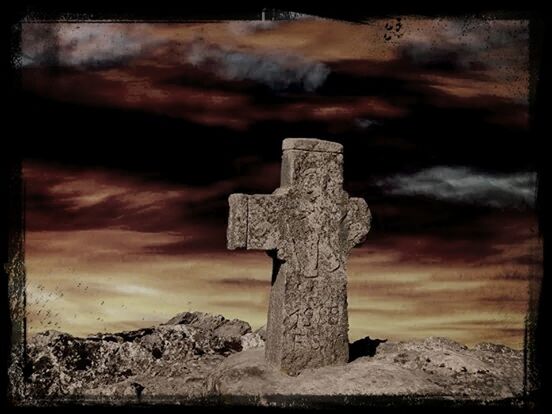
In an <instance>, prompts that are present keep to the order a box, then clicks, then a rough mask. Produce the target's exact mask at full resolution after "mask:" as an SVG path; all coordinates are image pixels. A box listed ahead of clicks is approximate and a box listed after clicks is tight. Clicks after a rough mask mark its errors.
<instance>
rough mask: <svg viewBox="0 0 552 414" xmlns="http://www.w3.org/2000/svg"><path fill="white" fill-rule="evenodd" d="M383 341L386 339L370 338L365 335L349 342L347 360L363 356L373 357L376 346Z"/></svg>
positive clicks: (350, 360)
mask: <svg viewBox="0 0 552 414" xmlns="http://www.w3.org/2000/svg"><path fill="white" fill-rule="evenodd" d="M384 342H387V339H371V338H370V337H369V336H366V337H364V338H362V339H359V340H357V341H355V342H353V343H352V344H349V362H352V361H354V360H355V359H357V358H360V357H363V356H371V357H373V356H374V355H376V350H377V349H378V346H379V345H380V344H382V343H384Z"/></svg>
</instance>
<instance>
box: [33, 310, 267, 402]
mask: <svg viewBox="0 0 552 414" xmlns="http://www.w3.org/2000/svg"><path fill="white" fill-rule="evenodd" d="M247 334H251V327H250V326H249V324H248V323H247V322H243V321H240V320H232V321H230V320H228V319H225V318H224V317H222V316H221V315H216V316H214V315H209V314H205V313H201V312H184V313H181V314H179V315H177V316H175V317H174V318H172V319H171V320H170V321H169V322H167V323H166V324H163V325H159V326H156V327H152V328H145V329H139V330H136V331H128V332H119V333H114V334H98V335H91V336H88V337H86V338H77V337H73V336H71V335H69V334H65V333H61V332H56V331H46V332H43V333H40V334H37V335H35V336H33V337H32V338H31V339H30V340H29V343H28V364H27V367H26V381H27V382H28V383H29V390H30V391H31V396H32V398H44V397H64V396H69V395H84V396H101V395H103V396H128V395H131V396H133V395H134V393H135V390H134V389H135V387H136V386H132V385H131V384H132V383H137V384H141V386H143V387H144V389H143V390H142V391H141V392H140V395H141V396H148V395H149V396H151V395H157V394H164V393H165V394H166V393H170V392H172V391H171V390H175V391H177V392H178V393H179V394H181V395H182V394H183V395H189V396H198V395H201V394H203V393H204V392H205V390H206V385H205V377H206V375H207V373H208V372H209V371H210V370H211V369H212V368H213V367H214V366H215V365H217V364H219V363H220V362H221V361H222V360H223V359H224V358H225V357H226V356H228V355H230V354H232V353H235V352H239V351H241V350H242V347H243V345H242V344H243V343H246V345H247V346H248V347H254V346H258V340H257V339H258V338H257V337H255V338H246V339H243V337H244V336H245V335H247ZM255 340H257V343H256V344H255ZM259 340H260V338H259ZM138 388H139V387H138Z"/></svg>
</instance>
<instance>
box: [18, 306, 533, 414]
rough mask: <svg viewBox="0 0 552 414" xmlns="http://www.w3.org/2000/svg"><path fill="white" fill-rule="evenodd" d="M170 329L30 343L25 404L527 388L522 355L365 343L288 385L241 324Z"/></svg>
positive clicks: (515, 391) (455, 393)
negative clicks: (345, 360)
mask: <svg viewBox="0 0 552 414" xmlns="http://www.w3.org/2000/svg"><path fill="white" fill-rule="evenodd" d="M171 321H173V322H174V323H166V324H163V325H160V326H155V327H151V328H146V329H139V330H136V331H129V332H120V333H115V334H102V335H93V336H89V337H87V338H76V337H73V336H71V335H68V334H65V333H61V332H55V331H47V332H43V333H41V334H38V335H35V336H34V337H32V338H31V339H30V341H29V344H28V358H27V361H28V362H27V366H26V368H25V377H24V378H25V383H26V387H25V388H26V390H27V395H26V396H25V400H24V401H25V403H26V404H30V405H43V404H53V403H55V402H56V401H69V402H70V401H76V402H87V401H88V402H93V403H97V402H102V403H108V404H126V403H129V402H137V403H145V402H146V403H151V402H154V403H155V402H162V403H186V402H191V403H192V404H202V401H212V402H214V403H216V404H219V403H221V402H228V401H232V398H230V397H234V396H235V397H244V398H246V399H245V400H243V399H242V400H240V399H238V400H234V401H237V402H238V403H244V402H247V403H252V404H257V403H259V404H263V401H271V399H270V398H268V397H270V396H274V395H276V396H277V395H283V396H284V398H283V399H280V401H282V402H284V403H285V404H287V406H289V404H294V405H299V406H305V405H307V406H308V405H309V403H308V402H305V400H304V398H300V396H302V397H305V396H329V397H334V396H340V395H356V396H385V395H388V396H418V397H431V396H433V397H436V398H438V399H439V400H441V399H442V398H448V399H451V398H452V399H454V400H457V399H471V400H478V401H479V400H481V401H489V400H497V399H503V398H510V397H517V396H519V395H520V394H521V392H522V388H523V352H522V351H514V350H512V349H510V348H507V347H505V346H501V345H493V344H479V345H476V346H475V347H473V348H467V347H465V346H463V345H461V344H458V343H456V342H453V341H451V340H449V339H446V338H428V339H426V340H424V341H411V342H400V343H389V342H384V341H381V340H377V339H376V340H372V339H370V338H364V339H361V340H359V341H356V342H355V343H353V344H351V345H350V348H351V355H352V358H355V359H354V360H353V361H352V362H350V363H349V364H346V365H342V366H326V367H321V368H316V369H312V368H309V369H305V370H303V372H301V373H300V374H299V375H298V376H289V375H286V374H285V373H283V372H282V371H281V370H279V369H277V368H275V367H272V366H270V365H269V364H267V362H266V360H265V359H264V341H263V340H262V339H261V336H260V335H259V333H258V332H256V333H252V332H251V331H250V328H249V325H248V324H247V323H246V322H243V321H239V320H233V321H229V320H227V319H225V318H223V317H222V316H220V315H219V316H213V315H208V314H204V313H199V312H192V313H188V312H185V313H182V314H179V315H177V316H176V317H175V318H173V319H171ZM215 332H219V333H222V334H223V336H224V337H221V336H218V335H217V334H215ZM240 349H241V350H242V351H239V350H240ZM353 349H356V351H355V352H353V351H352V350H353ZM353 354H355V356H354V357H353ZM250 397H251V399H249V398H250ZM257 397H259V398H257ZM265 397H267V398H265ZM270 404H272V403H270ZM275 404H276V405H278V404H279V403H277V402H276V403H275Z"/></svg>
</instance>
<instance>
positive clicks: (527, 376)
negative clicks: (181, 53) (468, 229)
mask: <svg viewBox="0 0 552 414" xmlns="http://www.w3.org/2000/svg"><path fill="white" fill-rule="evenodd" d="M79 8H80V10H75V9H76V6H74V5H73V6H70V5H69V4H67V5H60V6H56V7H48V8H47V7H45V6H43V7H40V6H23V7H21V8H19V9H18V10H14V11H13V12H12V14H11V15H10V18H11V20H10V24H9V25H8V27H7V31H8V32H9V39H10V44H9V50H8V59H7V63H8V71H9V73H10V85H8V89H9V95H8V96H9V98H8V99H9V101H10V102H11V108H10V111H11V112H13V114H11V115H12V116H11V117H10V118H11V119H10V121H11V124H12V125H11V126H12V127H14V128H13V129H12V128H10V129H8V131H11V132H8V133H7V134H6V135H5V136H4V141H5V144H6V143H9V144H13V147H12V148H9V149H8V148H6V150H5V152H4V156H3V158H4V159H3V161H4V162H3V165H4V168H3V185H2V189H3V191H4V192H5V195H6V197H5V202H4V203H3V204H4V208H5V211H6V213H5V214H4V221H3V231H2V233H3V235H4V237H3V238H2V249H1V253H2V277H3V278H2V280H3V283H2V290H3V292H2V293H3V297H4V298H6V305H5V308H4V309H5V312H4V322H5V323H6V325H5V326H6V328H5V330H4V335H3V336H4V338H5V339H4V340H3V349H4V351H5V358H3V364H4V365H3V367H2V368H4V370H3V378H4V380H5V383H6V384H5V398H6V401H5V402H6V404H7V405H10V406H26V405H27V404H26V402H25V396H26V389H25V382H24V371H25V369H26V368H25V367H26V364H25V359H26V329H27V326H26V316H25V308H26V292H25V286H26V271H25V183H24V178H23V175H22V161H23V159H22V148H23V147H24V144H23V143H22V142H21V141H22V137H20V136H17V128H21V125H22V122H23V120H24V114H22V113H21V111H20V110H21V108H22V107H23V106H22V105H24V102H23V101H22V99H21V98H20V96H19V94H18V90H19V88H20V83H19V82H20V79H19V77H18V73H17V71H18V70H17V62H16V59H17V56H18V52H19V44H18V39H19V37H20V30H21V29H20V27H21V26H20V23H21V22H22V21H43V22H46V21H48V22H51V21H59V22H63V21H88V20H108V21H114V22H128V23H132V22H146V23H147V22H175V23H176V22H181V23H191V22H207V21H221V20H222V21H224V20H227V21H230V20H240V19H256V18H258V15H259V14H260V10H261V9H262V6H261V5H259V6H258V7H256V8H255V9H253V8H249V9H238V8H237V7H236V8H230V7H229V6H225V7H223V8H217V10H216V11H213V9H215V8H216V7H215V6H211V7H210V8H211V10H210V11H209V10H208V9H209V7H205V9H199V8H196V7H192V9H190V8H189V7H185V6H178V7H174V6H166V7H163V6H161V5H156V6H150V7H149V8H148V9H145V8H144V7H139V6H136V7H134V6H132V5H129V6H127V7H126V9H125V10H123V7H120V8H119V10H109V7H101V6H98V5H95V6H83V5H79ZM281 9H282V10H292V11H296V12H301V13H305V14H311V15H318V16H322V17H327V18H333V19H339V20H346V21H359V22H360V21H363V20H366V19H371V18H384V17H389V16H393V15H408V14H418V15H421V16H425V17H428V18H432V17H452V16H454V17H461V16H468V17H469V18H471V17H473V18H480V17H483V18H488V19H495V18H504V19H520V18H522V19H528V20H529V21H530V24H529V27H530V36H529V39H530V64H531V67H530V85H529V87H530V104H529V113H530V127H529V128H530V130H529V134H531V135H532V136H533V137H534V140H535V142H537V145H538V149H539V151H538V153H537V154H535V156H536V160H537V165H538V167H539V168H538V171H537V174H538V180H537V185H538V190H537V203H536V212H537V214H538V217H539V237H540V238H541V240H542V245H543V250H544V251H543V253H545V249H546V244H545V242H544V241H545V240H544V239H545V220H544V214H545V213H544V212H545V207H544V206H545V201H544V188H545V185H546V183H547V182H548V177H547V172H546V171H545V169H546V168H545V167H546V165H545V163H546V161H545V153H546V151H545V143H544V139H543V125H544V121H543V119H542V118H543V101H545V98H546V97H545V96H544V90H543V89H544V86H543V84H545V83H546V84H547V83H548V82H547V79H545V78H544V75H545V74H546V73H547V71H548V73H549V72H550V67H549V65H548V62H547V59H548V57H545V55H546V54H547V53H546V52H547V51H545V49H544V40H543V39H544V33H545V22H544V20H543V18H542V17H541V15H540V12H539V11H538V10H527V9H526V10H522V9H519V10H513V11H511V10H508V11H492V12H482V11H477V10H473V9H472V10H469V9H463V10H460V9H456V10H448V11H447V10H423V9H421V10H416V9H415V8H414V7H413V6H411V7H410V8H405V7H399V6H396V5H395V6H393V5H389V6H387V7H385V6H383V7H382V6H375V7H374V6H373V5H369V7H368V6H363V7H362V10H360V8H356V7H355V10H352V9H348V10H331V9H328V10H324V9H320V8H319V9H302V8H300V7H291V6H290V7H281ZM370 10H371V11H370ZM490 10H501V9H500V7H499V6H497V8H492V9H490ZM5 30H6V28H5ZM8 137H9V138H8ZM545 262H546V254H544V255H543V266H542V279H541V278H539V277H535V278H531V279H530V281H529V293H530V294H529V310H528V313H527V315H526V321H525V337H524V344H525V345H524V368H525V370H524V371H525V372H524V396H523V397H521V398H516V399H511V400H499V401H497V402H493V403H489V402H486V403H485V404H484V405H485V406H486V407H485V408H486V409H496V410H497V411H498V410H500V411H501V412H503V410H504V409H516V410H517V409H520V408H521V409H539V408H543V404H544V401H545V400H546V399H549V397H547V396H546V395H545V393H546V391H545V390H546V386H547V385H549V382H548V377H549V374H548V373H546V372H545V370H544V366H545V363H546V361H547V359H548V358H549V357H548V355H547V354H548V353H549V352H550V346H549V340H548V339H547V335H546V332H545V329H546V320H545V318H546V317H547V315H546V312H547V309H546V299H547V297H548V292H547V290H546V289H548V286H547V283H545V282H546V281H545V271H544V270H545V269H546V266H545ZM263 400H264V401H263V402H264V404H265V405H268V406H276V407H284V408H294V407H301V408H337V407H341V406H343V405H347V406H375V407H413V408H420V409H423V408H436V407H454V408H461V409H470V408H475V407H481V404H480V403H479V402H478V401H466V400H459V401H455V400H451V399H440V398H435V397H431V398H426V397H423V396H411V397H369V396H342V397H308V396H304V397H296V396H294V397H293V398H287V397H286V396H274V397H272V398H268V397H265V398H263ZM259 402H260V401H259V399H258V398H248V397H232V398H230V397H226V396H225V397H220V398H219V397H213V398H208V399H202V400H185V399H182V398H180V397H179V396H178V395H167V396H159V397H156V398H147V399H144V400H142V401H139V402H136V399H129V400H126V399H121V398H117V399H108V398H107V397H103V398H101V399H98V400H96V399H90V398H88V397H86V398H85V399H79V398H78V397H75V398H70V399H62V398H49V399H47V400H44V401H38V402H37V401H34V402H33V405H39V406H41V405H42V404H44V405H48V406H82V405H96V404H101V405H116V406H119V405H125V404H129V403H131V404H134V405H135V404H138V405H142V406H150V405H160V406H172V405H174V404H182V405H191V406H198V407H213V406H225V407H230V406H231V407H232V408H234V409H235V408H238V407H250V406H254V405H256V404H258V403H259Z"/></svg>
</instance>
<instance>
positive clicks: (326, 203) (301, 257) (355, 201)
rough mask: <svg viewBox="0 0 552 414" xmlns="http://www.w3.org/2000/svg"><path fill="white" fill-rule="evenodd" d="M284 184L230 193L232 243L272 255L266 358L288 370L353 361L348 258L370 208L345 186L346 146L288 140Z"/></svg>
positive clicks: (362, 232)
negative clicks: (264, 190) (271, 188)
mask: <svg viewBox="0 0 552 414" xmlns="http://www.w3.org/2000/svg"><path fill="white" fill-rule="evenodd" d="M282 148H283V150H284V151H283V156H282V170H281V182H280V188H278V189H277V190H276V191H274V193H273V194H271V195H259V194H255V195H245V194H233V195H231V196H230V197H229V205H230V213H229V220H228V233H227V241H228V248H229V249H235V248H246V249H261V250H267V251H268V252H269V254H270V255H271V257H272V258H273V275H272V288H271V294H270V301H269V312H268V323H267V329H266V338H267V344H266V359H267V361H268V362H269V363H271V364H272V365H274V366H276V367H278V368H280V369H281V370H283V371H284V372H286V373H288V374H291V375H296V374H298V373H299V372H300V371H301V370H302V369H305V368H312V367H321V366H325V365H334V364H344V363H346V362H347V360H348V357H349V355H348V317H347V275H346V258H347V255H348V254H349V251H350V250H351V248H353V247H354V246H355V245H357V244H359V243H362V242H363V241H364V239H365V237H366V234H367V233H368V231H369V228H370V219H371V216H370V210H369V209H368V206H367V204H366V202H365V201H364V200H362V199H360V198H349V196H348V195H347V193H346V192H345V191H343V155H342V150H343V148H342V146H341V144H338V143H335V142H330V141H322V140H316V139H305V138H295V139H291V138H288V139H285V140H284V142H283V145H282Z"/></svg>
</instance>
